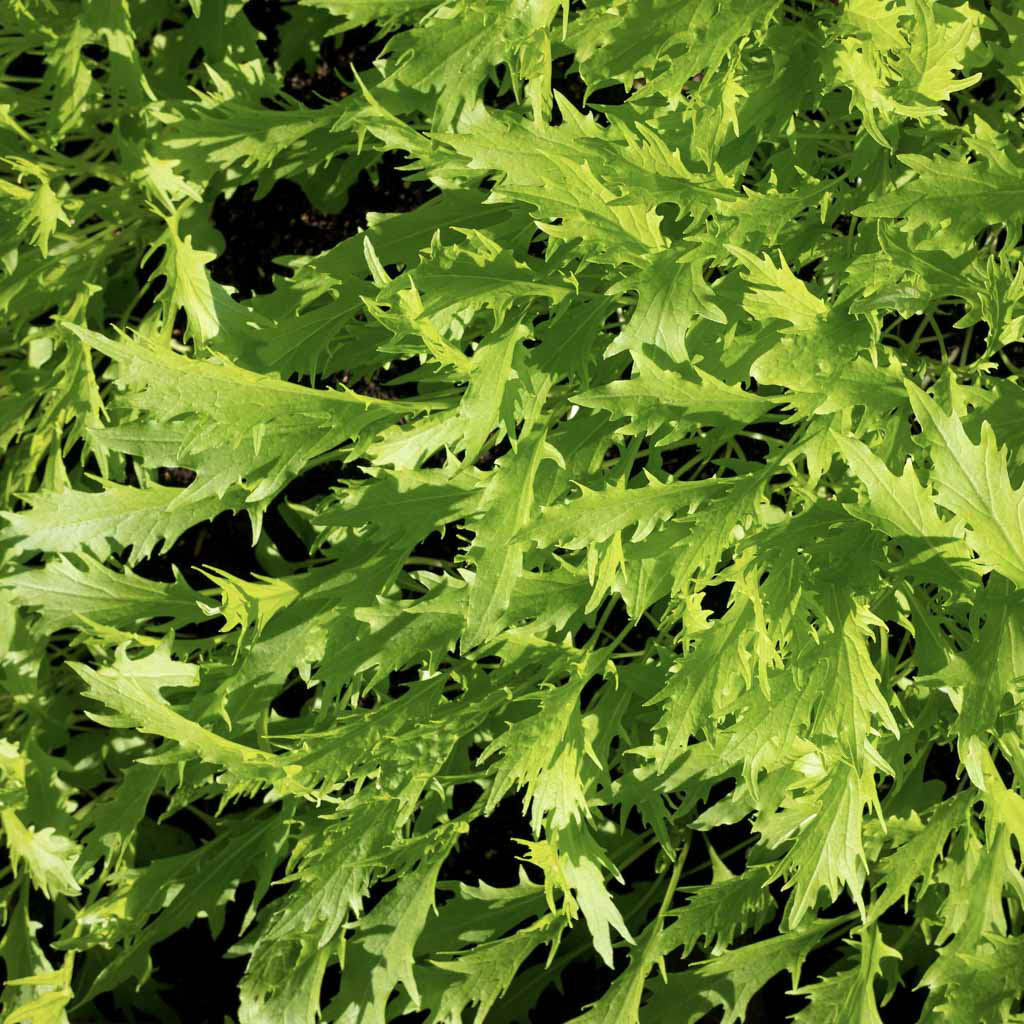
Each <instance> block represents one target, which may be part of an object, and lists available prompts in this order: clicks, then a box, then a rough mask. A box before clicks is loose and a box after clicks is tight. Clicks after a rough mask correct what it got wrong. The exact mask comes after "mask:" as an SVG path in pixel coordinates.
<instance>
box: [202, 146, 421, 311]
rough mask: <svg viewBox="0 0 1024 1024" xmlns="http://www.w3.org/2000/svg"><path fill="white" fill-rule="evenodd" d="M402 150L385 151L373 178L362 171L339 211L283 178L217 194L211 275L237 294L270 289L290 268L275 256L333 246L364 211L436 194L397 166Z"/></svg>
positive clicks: (357, 226) (390, 208)
mask: <svg viewBox="0 0 1024 1024" xmlns="http://www.w3.org/2000/svg"><path fill="white" fill-rule="evenodd" d="M405 159H406V158H405V155H404V154H401V153H388V154H386V155H385V156H384V157H383V158H382V159H381V160H380V161H379V163H378V164H377V165H376V167H375V168H374V173H375V175H376V178H377V180H376V181H373V180H372V179H371V176H370V174H369V173H367V172H366V171H362V172H361V173H360V175H359V178H358V179H357V181H356V183H355V185H354V186H353V187H352V188H351V189H350V190H349V194H348V203H347V205H346V206H345V208H344V209H343V210H342V211H341V212H340V213H333V214H332V213H323V212H322V211H320V210H317V209H316V208H315V207H314V206H313V205H312V204H311V203H310V201H309V200H308V199H307V198H306V194H305V193H304V192H303V191H302V189H301V188H300V187H299V186H298V185H297V184H295V182H293V181H289V180H287V179H283V180H281V181H278V182H277V183H276V184H275V185H274V187H273V188H272V189H271V190H270V191H269V192H268V193H267V195H265V196H264V197H263V198H262V199H259V200H256V199H254V196H255V195H256V189H257V185H256V183H255V182H251V183H249V184H248V185H243V186H241V187H240V188H238V189H236V190H235V192H233V193H232V195H231V196H230V198H226V197H225V196H224V195H220V196H218V197H217V199H216V201H215V202H214V204H213V223H214V226H215V227H216V228H217V230H218V231H219V232H220V233H221V234H222V235H223V236H224V241H225V246H224V251H223V252H222V253H221V255H220V256H218V257H217V259H215V260H214V261H213V262H212V263H211V264H210V273H211V276H212V277H213V279H214V280H215V281H218V282H220V283H221V284H223V285H227V286H229V287H233V288H235V289H236V290H237V291H236V296H235V297H236V298H238V299H246V298H250V297H251V296H252V295H260V294H266V293H267V292H270V291H273V288H274V283H273V277H274V275H275V274H283V275H287V276H290V274H291V271H289V270H288V269H287V268H286V267H284V266H282V265H280V264H279V263H277V262H275V261H276V260H277V259H279V258H280V257H282V256H312V255H314V254H315V253H318V252H324V251H325V250H327V249H331V248H333V247H334V246H336V245H337V244H338V243H339V242H342V241H344V240H345V239H346V238H349V237H350V236H351V235H354V234H355V233H356V232H357V231H359V230H361V229H364V228H365V227H366V214H367V213H370V212H373V213H401V212H404V211H406V210H413V209H415V208H416V207H417V206H419V205H420V204H421V203H424V202H426V201H427V200H428V199H430V198H431V197H432V196H433V195H435V194H436V189H434V188H433V186H431V184H430V183H429V182H426V181H411V180H410V179H409V178H408V176H407V175H405V174H403V173H402V172H401V171H400V170H399V169H398V168H399V167H400V166H401V165H402V164H403V163H404V161H405Z"/></svg>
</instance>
